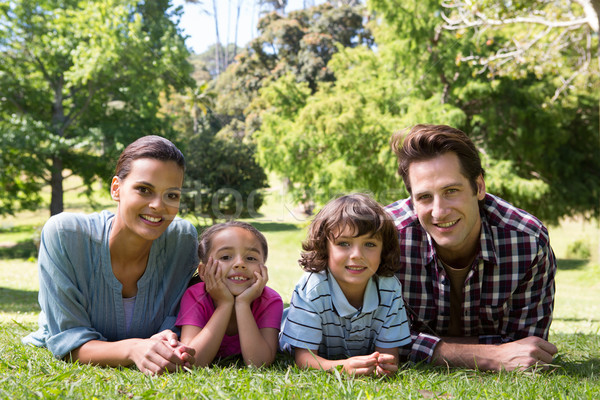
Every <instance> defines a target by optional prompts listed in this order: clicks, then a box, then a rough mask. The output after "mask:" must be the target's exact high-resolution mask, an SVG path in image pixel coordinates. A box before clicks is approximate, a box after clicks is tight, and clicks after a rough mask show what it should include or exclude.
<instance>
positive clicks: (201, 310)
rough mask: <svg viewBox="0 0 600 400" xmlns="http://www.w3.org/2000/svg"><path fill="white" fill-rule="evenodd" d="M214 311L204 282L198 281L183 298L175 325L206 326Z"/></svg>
mask: <svg viewBox="0 0 600 400" xmlns="http://www.w3.org/2000/svg"><path fill="white" fill-rule="evenodd" d="M213 313H214V306H213V303H212V300H211V299H210V297H209V295H208V293H206V290H205V289H204V283H203V282H201V283H198V284H196V285H194V286H192V287H190V288H188V290H187V291H186V292H185V294H184V295H183V297H182V298H181V306H180V308H179V315H178V316H177V321H176V322H175V325H176V326H178V327H181V326H183V325H193V326H198V327H200V328H204V326H206V324H207V323H208V320H209V319H210V317H211V316H212V314H213Z"/></svg>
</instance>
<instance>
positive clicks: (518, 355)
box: [496, 336, 558, 371]
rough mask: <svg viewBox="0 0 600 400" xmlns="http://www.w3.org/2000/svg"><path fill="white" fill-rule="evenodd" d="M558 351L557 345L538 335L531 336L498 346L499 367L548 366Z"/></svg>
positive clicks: (510, 368) (510, 369)
mask: <svg viewBox="0 0 600 400" xmlns="http://www.w3.org/2000/svg"><path fill="white" fill-rule="evenodd" d="M557 352H558V349H557V348H556V346H555V345H553V344H552V343H550V342H547V341H546V340H544V339H542V338H539V337H537V336H530V337H526V338H523V339H519V340H515V341H514V342H509V343H504V344H501V345H499V346H497V352H496V353H497V357H498V363H499V364H500V365H499V369H505V370H507V371H512V370H515V369H519V370H524V369H527V368H529V367H532V366H541V367H543V368H548V364H551V363H552V359H553V358H554V355H555V354H556V353H557Z"/></svg>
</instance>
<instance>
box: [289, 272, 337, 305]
mask: <svg viewBox="0 0 600 400" xmlns="http://www.w3.org/2000/svg"><path fill="white" fill-rule="evenodd" d="M298 301H301V302H304V303H310V304H312V305H316V304H320V306H318V307H325V305H326V304H328V303H330V302H331V290H330V287H329V281H328V277H327V273H326V271H321V272H305V273H304V275H302V278H300V280H299V281H298V283H297V284H296V288H295V289H294V293H293V295H292V300H291V305H295V304H297V302H298Z"/></svg>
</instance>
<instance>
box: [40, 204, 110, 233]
mask: <svg viewBox="0 0 600 400" xmlns="http://www.w3.org/2000/svg"><path fill="white" fill-rule="evenodd" d="M113 216H114V214H113V213H112V212H110V211H102V212H101V213H93V214H75V213H68V212H63V213H60V214H57V215H54V216H52V217H50V219H49V220H48V221H47V222H46V224H45V225H44V228H43V231H42V232H43V233H45V234H47V235H51V236H64V235H68V236H77V237H79V238H81V237H91V238H92V239H96V240H102V238H103V235H104V233H105V232H106V227H107V225H108V224H109V222H110V220H111V219H112V218H113ZM73 234H76V235H73Z"/></svg>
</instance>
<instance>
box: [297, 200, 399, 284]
mask: <svg viewBox="0 0 600 400" xmlns="http://www.w3.org/2000/svg"><path fill="white" fill-rule="evenodd" d="M346 227H350V228H352V230H353V231H354V237H358V236H362V235H371V236H373V237H376V238H378V239H380V240H381V241H382V243H383V248H382V250H381V263H380V264H379V268H378V269H377V272H376V274H377V275H380V276H392V275H393V274H394V273H395V272H396V271H398V270H399V268H400V245H399V244H398V232H397V231H396V227H395V225H394V223H393V222H392V217H391V216H390V215H389V214H388V213H387V212H386V211H385V210H384V209H383V207H382V206H381V205H380V204H379V203H377V202H376V201H375V200H373V199H372V198H371V197H369V196H368V195H366V194H362V193H354V194H349V195H345V196H342V197H339V198H337V199H335V200H332V201H330V202H329V203H327V204H326V205H325V207H323V208H322V209H321V211H319V213H318V214H317V216H316V217H315V219H314V220H313V221H312V222H311V224H310V226H309V228H308V235H307V238H306V240H305V241H304V242H302V249H303V250H304V251H303V252H302V254H301V258H300V260H298V262H299V263H300V265H301V266H302V268H303V269H304V270H305V271H310V272H320V271H323V270H325V269H326V268H327V264H328V261H329V254H328V252H327V242H328V241H329V240H331V241H334V240H335V239H336V238H337V236H336V235H338V236H339V234H340V233H341V232H342V231H343V230H344V229H345V228H346Z"/></svg>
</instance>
